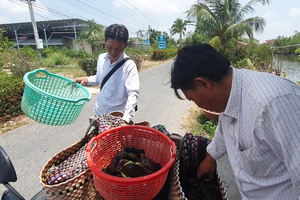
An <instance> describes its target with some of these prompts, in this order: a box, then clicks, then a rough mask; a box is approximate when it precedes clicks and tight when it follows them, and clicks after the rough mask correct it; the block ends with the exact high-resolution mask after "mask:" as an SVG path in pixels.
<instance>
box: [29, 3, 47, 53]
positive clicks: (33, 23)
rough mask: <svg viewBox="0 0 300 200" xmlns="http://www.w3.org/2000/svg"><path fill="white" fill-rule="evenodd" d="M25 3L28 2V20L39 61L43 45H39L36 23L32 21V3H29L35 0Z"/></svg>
mask: <svg viewBox="0 0 300 200" xmlns="http://www.w3.org/2000/svg"><path fill="white" fill-rule="evenodd" d="M26 1H27V2H28V8H29V13H30V18H31V22H32V27H33V34H34V39H35V44H36V50H37V53H38V57H39V59H41V57H42V56H41V52H40V50H39V49H42V48H43V43H41V40H40V38H39V34H38V31H37V27H36V22H35V19H34V14H33V9H32V3H31V2H32V1H35V0H26Z"/></svg>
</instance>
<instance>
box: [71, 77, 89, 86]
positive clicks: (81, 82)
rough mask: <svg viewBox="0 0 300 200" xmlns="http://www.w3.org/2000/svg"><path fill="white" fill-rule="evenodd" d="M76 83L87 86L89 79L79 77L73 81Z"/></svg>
mask: <svg viewBox="0 0 300 200" xmlns="http://www.w3.org/2000/svg"><path fill="white" fill-rule="evenodd" d="M73 82H74V83H79V84H81V85H87V84H88V79H87V77H78V78H75V79H74V80H73Z"/></svg>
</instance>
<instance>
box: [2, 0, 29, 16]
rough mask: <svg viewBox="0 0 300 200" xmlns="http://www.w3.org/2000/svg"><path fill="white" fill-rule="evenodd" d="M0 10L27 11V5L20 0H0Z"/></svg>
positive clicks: (11, 11) (8, 11)
mask: <svg viewBox="0 0 300 200" xmlns="http://www.w3.org/2000/svg"><path fill="white" fill-rule="evenodd" d="M0 4H1V7H0V10H1V12H5V13H11V14H15V13H18V14H19V13H28V7H26V3H24V2H21V1H14V2H11V1H8V0H0Z"/></svg>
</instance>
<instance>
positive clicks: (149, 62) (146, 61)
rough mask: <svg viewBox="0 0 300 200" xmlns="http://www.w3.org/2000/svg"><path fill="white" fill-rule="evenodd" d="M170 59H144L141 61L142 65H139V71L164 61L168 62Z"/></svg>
mask: <svg viewBox="0 0 300 200" xmlns="http://www.w3.org/2000/svg"><path fill="white" fill-rule="evenodd" d="M170 60H171V59H169V60H162V61H151V60H144V61H143V62H142V67H141V70H140V71H141V72H142V71H144V70H146V69H149V68H151V67H156V66H159V65H161V64H164V63H166V62H169V61H170Z"/></svg>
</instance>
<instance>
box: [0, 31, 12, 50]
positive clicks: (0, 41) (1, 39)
mask: <svg viewBox="0 0 300 200" xmlns="http://www.w3.org/2000/svg"><path fill="white" fill-rule="evenodd" d="M4 33H5V30H3V29H1V28H0V52H1V51H3V50H5V49H8V48H11V47H13V46H14V43H13V42H10V41H9V40H8V37H5V36H3V34H4Z"/></svg>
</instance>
